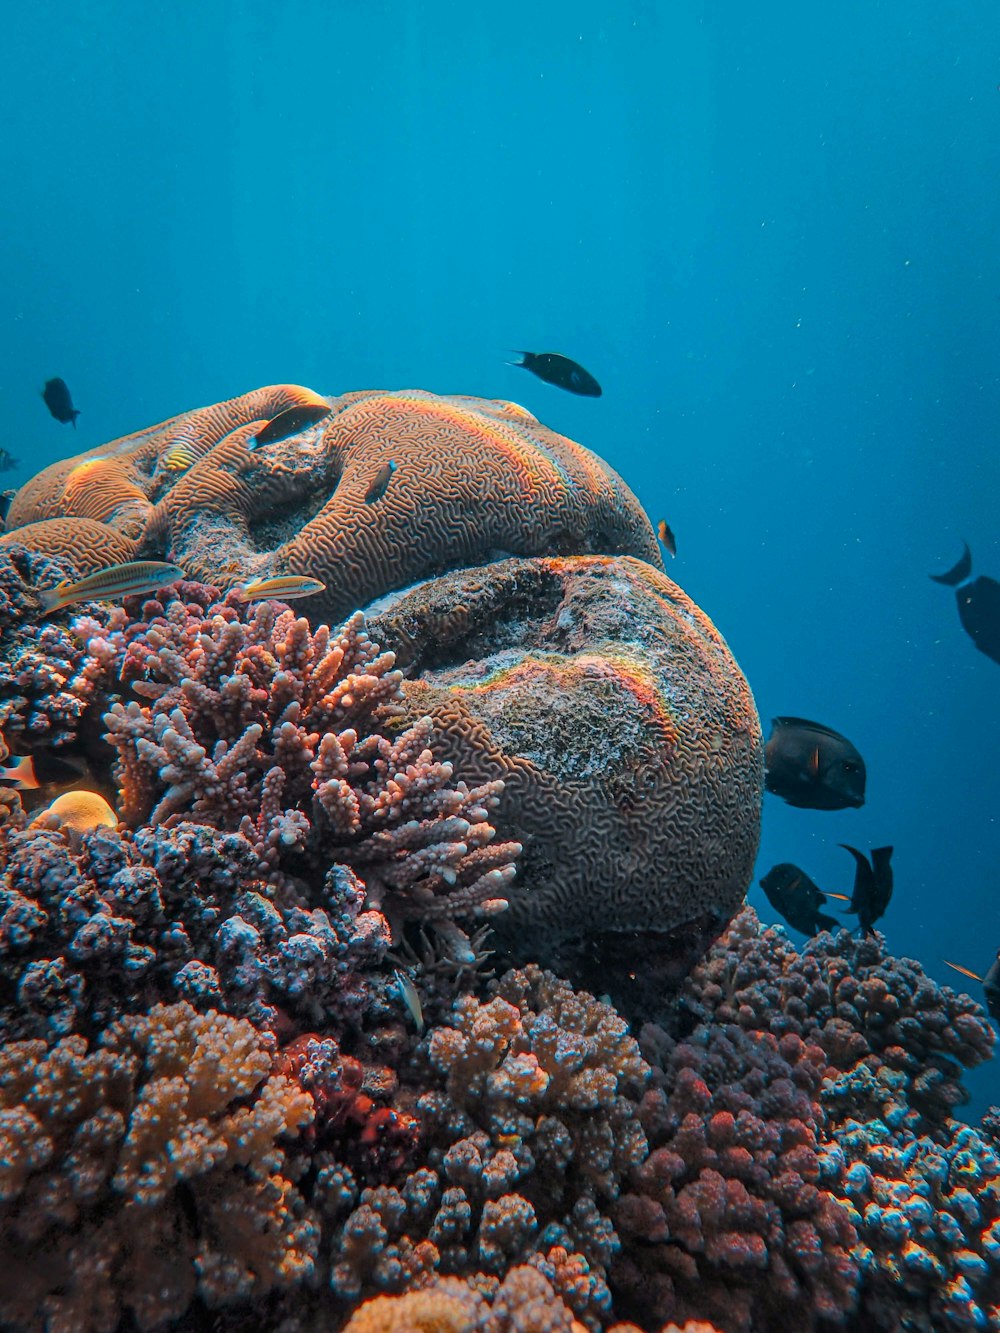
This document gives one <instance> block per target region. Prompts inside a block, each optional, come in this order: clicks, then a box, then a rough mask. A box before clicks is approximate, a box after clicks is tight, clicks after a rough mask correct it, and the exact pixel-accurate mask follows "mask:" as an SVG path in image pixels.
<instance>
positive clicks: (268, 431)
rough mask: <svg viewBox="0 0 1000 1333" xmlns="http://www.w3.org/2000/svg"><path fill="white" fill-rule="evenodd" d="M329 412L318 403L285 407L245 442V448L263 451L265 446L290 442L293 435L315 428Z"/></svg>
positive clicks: (324, 406) (328, 409)
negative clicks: (284, 441) (311, 427)
mask: <svg viewBox="0 0 1000 1333" xmlns="http://www.w3.org/2000/svg"><path fill="white" fill-rule="evenodd" d="M331 410H332V409H331V408H329V407H327V406H326V404H320V403H299V404H298V405H297V406H295V407H286V408H285V410H284V411H283V412H279V413H278V415H277V416H276V417H272V418H271V420H270V421H269V422H268V423H267V425H266V426H264V427H262V428H261V429H260V430H259V431H258V432H257V434H256V435H254V436H252V437H251V438H250V439H249V440H248V441H247V448H248V449H250V450H254V449H263V448H264V447H265V446H266V445H269V444H277V442H278V441H279V440H290V439H291V438H292V436H293V435H299V434H300V433H301V432H302V431H304V430H305V429H306V428H307V427H309V426H315V425H316V423H317V421H322V420H323V418H324V417H328V416H329V415H330V412H331Z"/></svg>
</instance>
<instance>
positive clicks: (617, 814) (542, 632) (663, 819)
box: [369, 556, 762, 998]
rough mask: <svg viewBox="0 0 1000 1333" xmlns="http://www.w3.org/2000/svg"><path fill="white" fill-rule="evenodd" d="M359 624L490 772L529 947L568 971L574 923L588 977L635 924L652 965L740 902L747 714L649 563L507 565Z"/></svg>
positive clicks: (473, 771) (746, 825)
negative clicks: (650, 942)
mask: <svg viewBox="0 0 1000 1333" xmlns="http://www.w3.org/2000/svg"><path fill="white" fill-rule="evenodd" d="M369 630H370V632H371V634H372V636H373V638H375V639H377V640H378V641H379V642H381V643H383V644H385V645H389V646H391V647H392V648H393V650H394V651H395V653H396V660H397V664H398V665H399V666H401V667H402V668H403V669H404V671H405V673H406V676H407V679H406V681H405V685H404V689H405V696H406V701H407V704H408V706H409V707H410V708H411V709H412V710H413V713H414V715H415V716H421V715H424V714H428V715H430V716H431V717H432V718H433V719H434V723H435V733H436V735H437V736H438V737H439V738H440V743H441V746H442V752H444V751H445V750H446V751H447V753H448V754H449V755H452V756H454V758H455V760H456V766H457V767H458V768H459V770H460V771H461V772H462V773H464V774H466V775H467V776H468V779H469V781H472V782H482V781H490V780H492V779H495V778H502V779H503V781H504V784H505V786H504V792H503V796H502V797H501V801H500V805H499V807H498V813H497V819H498V821H499V823H500V825H501V826H502V827H503V828H504V829H505V830H511V831H516V835H517V837H518V839H519V841H520V842H521V844H522V846H523V852H522V856H521V858H520V861H519V884H520V885H521V886H523V889H524V890H525V891H524V892H520V891H518V892H515V893H514V894H512V895H511V900H510V901H511V907H510V911H509V912H508V914H507V916H506V917H505V918H503V919H502V920H501V921H500V923H499V924H500V929H502V930H503V931H504V933H505V934H506V935H507V936H508V938H510V939H512V940H513V939H514V937H515V936H517V937H520V938H521V939H524V938H526V936H527V935H528V934H529V933H530V935H531V947H532V950H533V956H534V957H538V956H539V951H540V950H541V951H542V952H544V950H545V948H546V947H548V948H554V949H556V950H557V951H558V952H557V953H556V955H555V956H554V958H553V959H552V961H554V962H557V963H558V964H559V965H560V966H571V967H573V968H574V970H575V971H576V973H577V975H579V974H580V968H579V966H578V965H577V962H576V961H574V960H573V957H572V954H573V940H572V939H571V938H570V937H572V936H575V935H578V934H579V933H580V932H585V933H586V934H587V936H588V938H589V941H590V948H591V950H592V949H593V946H594V942H595V940H599V941H600V943H601V945H602V947H601V949H600V951H599V953H600V968H601V971H600V974H599V975H592V976H589V977H588V975H587V972H586V967H584V971H583V976H584V980H585V981H589V983H590V984H592V985H593V986H594V987H595V988H596V989H598V990H601V991H603V990H605V989H607V987H608V984H609V981H608V972H607V969H608V967H609V966H613V964H614V962H615V959H616V957H617V958H618V959H619V961H620V962H621V964H622V967H621V971H622V973H623V976H625V977H626V978H627V976H628V972H629V971H630V970H636V969H635V964H636V961H637V953H636V950H637V945H636V938H635V936H636V932H640V931H641V932H643V933H644V934H646V935H647V936H648V934H649V933H652V934H653V935H654V936H659V939H658V943H660V944H662V943H665V942H666V941H665V940H664V938H663V937H665V936H672V939H671V940H670V945H671V947H670V948H667V949H663V950H658V951H657V960H656V961H657V962H659V963H662V964H663V965H664V966H667V965H668V964H669V963H670V962H671V960H673V961H674V962H678V963H680V962H682V961H683V959H684V957H685V955H687V954H688V952H689V946H690V949H691V950H700V947H701V946H702V944H703V942H704V938H705V936H706V934H707V935H708V936H711V935H712V934H713V933H715V932H717V930H718V926H719V924H721V923H722V922H724V921H725V920H727V919H728V918H729V916H730V915H731V914H732V913H733V911H735V910H736V908H737V907H738V905H739V903H740V901H741V900H742V898H743V894H744V891H745V888H746V885H747V882H748V880H749V877H750V873H751V869H752V866H753V861H754V856H755V854H756V850H757V837H758V825H759V817H760V802H761V786H762V756H761V739H760V729H759V724H758V720H757V714H756V710H755V708H754V704H753V699H752V696H751V694H750V690H749V688H748V686H747V684H746V682H745V680H744V679H743V676H742V675H741V673H740V671H739V668H738V667H737V665H736V663H735V662H734V661H733V658H732V656H731V655H730V653H729V650H728V648H727V647H726V644H725V642H724V641H723V639H722V638H721V636H720V635H719V634H718V632H717V631H716V629H715V628H714V626H713V625H712V623H711V622H710V621H709V620H708V618H707V617H706V616H705V615H704V614H703V613H702V612H701V611H699V610H698V608H697V607H696V606H695V605H694V603H693V602H692V601H691V600H690V599H689V598H688V597H687V596H685V594H684V593H683V592H682V591H681V589H680V588H678V587H677V585H676V584H675V583H672V582H671V581H670V579H668V578H667V577H666V576H665V575H664V574H661V573H660V572H659V571H658V570H654V569H653V568H651V567H650V566H649V565H648V564H646V563H645V562H644V561H641V560H635V559H631V558H628V557H619V558H611V557H606V556H604V557H602V556H589V557H575V558H573V557H570V558H560V557H555V558H541V559H524V560H507V561H503V562H498V563H496V564H492V565H488V566H485V567H482V568H479V569H474V570H465V571H461V572H456V573H453V574H448V575H445V576H443V577H442V578H439V579H436V580H432V581H429V582H426V583H424V584H421V585H418V586H417V587H416V588H414V589H411V590H409V591H408V592H405V593H403V594H401V595H399V596H398V597H395V598H392V599H387V604H383V606H382V608H381V609H377V608H376V610H375V612H374V614H372V615H370V618H369ZM515 952H516V950H515ZM648 961H649V966H648V967H645V963H644V967H645V975H644V977H643V978H642V981H643V982H645V984H647V985H648V986H649V987H651V988H653V989H654V990H655V988H656V987H657V986H658V985H659V983H660V982H661V981H662V980H663V974H662V972H661V973H659V974H658V973H657V971H656V968H655V967H654V965H653V960H648ZM639 984H641V983H640V982H638V981H637V982H633V985H634V986H638V985H639ZM637 998H638V997H637Z"/></svg>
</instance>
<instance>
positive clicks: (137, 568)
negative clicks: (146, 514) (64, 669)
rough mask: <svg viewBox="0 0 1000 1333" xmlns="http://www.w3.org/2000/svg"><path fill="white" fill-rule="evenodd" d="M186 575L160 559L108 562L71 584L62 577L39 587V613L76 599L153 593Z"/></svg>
mask: <svg viewBox="0 0 1000 1333" xmlns="http://www.w3.org/2000/svg"><path fill="white" fill-rule="evenodd" d="M186 577H187V575H186V574H185V573H184V571H183V569H181V568H180V567H179V566H178V565H171V564H167V563H166V562H165V561H163V560H130V561H129V562H128V563H127V564H124V565H108V566H107V567H106V568H105V569H98V570H95V572H94V573H93V574H88V575H87V577H86V578H84V579H78V580H77V581H76V582H75V583H71V582H70V581H69V580H68V579H63V581H62V582H61V583H57V584H56V586H55V587H54V588H43V589H40V590H39V592H38V600H39V601H40V602H41V604H42V614H43V615H46V616H47V615H50V614H51V613H52V612H53V611H62V610H63V609H64V608H65V607H67V606H73V605H74V604H75V603H76V602H86V601H88V600H89V601H95V602H100V601H113V600H116V599H117V598H119V597H135V596H136V595H138V594H139V593H144V592H156V590H157V589H158V588H166V587H168V586H169V585H170V584H171V583H177V582H179V581H180V580H181V579H184V578H186Z"/></svg>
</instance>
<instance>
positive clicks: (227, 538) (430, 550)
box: [0, 385, 662, 616]
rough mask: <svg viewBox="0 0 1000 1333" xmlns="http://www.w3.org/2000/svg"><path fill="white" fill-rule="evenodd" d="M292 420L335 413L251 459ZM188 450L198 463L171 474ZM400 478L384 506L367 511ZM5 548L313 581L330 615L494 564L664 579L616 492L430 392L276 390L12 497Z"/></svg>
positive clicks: (542, 430) (524, 424)
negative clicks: (596, 561) (275, 425)
mask: <svg viewBox="0 0 1000 1333" xmlns="http://www.w3.org/2000/svg"><path fill="white" fill-rule="evenodd" d="M297 404H317V405H320V406H327V405H328V406H329V407H330V415H329V416H328V417H327V418H325V419H324V420H322V421H320V422H318V423H317V424H315V425H313V426H311V427H308V428H306V429H305V430H303V431H301V432H299V433H298V434H297V435H295V436H294V437H291V438H288V439H284V440H278V441H276V442H274V443H273V444H268V445H266V446H265V447H263V448H260V449H257V450H250V449H248V447H247V446H248V442H249V441H251V440H252V438H253V437H254V436H255V435H256V434H257V432H258V431H259V430H261V429H262V428H263V426H264V425H265V424H266V422H267V421H268V420H269V419H270V418H272V417H273V416H275V415H276V414H277V413H279V412H281V411H282V410H284V409H287V408H289V407H291V406H294V405H297ZM180 447H183V450H184V451H185V457H186V458H194V460H195V461H194V462H193V463H191V464H190V466H189V467H187V468H186V469H185V470H180V471H177V470H174V469H173V468H172V467H171V466H169V463H170V461H171V459H172V458H174V457H176V455H177V451H178V449H179V448H180ZM390 460H391V461H393V462H395V463H396V465H397V467H396V472H395V473H394V475H393V477H392V480H391V482H390V484H389V486H388V489H387V490H386V492H385V495H384V496H383V497H382V498H381V499H379V500H377V501H376V502H374V503H367V502H366V495H367V494H368V492H369V489H370V487H371V484H372V482H373V480H374V478H375V477H376V475H377V474H378V472H379V470H380V468H382V466H383V465H384V464H385V463H386V462H388V461H390ZM7 526H8V534H7V536H5V537H0V543H3V542H10V541H19V542H23V543H24V544H25V545H26V546H29V547H31V548H32V549H36V550H39V551H42V552H44V553H46V554H52V555H57V556H62V557H64V558H68V559H69V560H70V561H71V563H72V564H74V565H75V566H76V567H77V569H78V571H79V572H80V573H81V574H84V573H87V572H89V571H90V570H91V569H95V568H97V567H99V566H101V565H103V564H107V563H109V562H112V561H118V560H126V559H129V558H134V556H135V555H137V554H144V555H147V556H152V555H164V556H167V557H168V558H169V559H171V560H174V561H176V562H177V563H179V564H180V566H181V567H182V568H183V569H185V570H186V571H187V573H188V574H189V575H191V576H192V577H195V578H200V579H203V580H204V581H205V582H209V583H215V584H216V585H218V586H220V587H227V586H229V585H230V584H231V583H233V582H235V581H237V580H240V579H245V578H248V577H250V576H251V575H271V574H287V573H293V574H310V575H312V576H313V577H315V578H318V579H321V580H322V581H323V582H325V583H326V584H327V591H326V592H325V593H324V594H321V595H319V596H318V597H317V598H316V599H315V602H314V605H315V607H316V608H317V611H318V613H321V614H323V615H327V616H343V615H346V614H348V613H349V612H351V611H353V610H354V609H355V608H356V607H358V606H360V605H363V604H364V603H365V602H366V601H368V600H370V599H371V598H373V597H377V596H379V595H380V594H381V593H383V592H385V591H387V590H388V589H390V588H399V587H404V586H405V585H407V584H408V583H412V582H413V581H414V580H415V579H418V578H422V577H424V576H425V575H427V574H432V573H438V572H440V571H441V570H443V569H447V568H455V567H457V566H462V565H468V564H476V563H479V562H481V561H483V560H487V559H490V558H491V555H492V554H493V553H496V552H499V553H507V554H515V555H529V554H535V553H555V554H570V553H573V554H582V553H585V552H591V551H602V552H608V553H616V552H627V553H629V554H632V555H636V556H640V557H641V558H642V559H644V560H646V561H648V562H650V563H651V564H652V565H654V566H656V567H657V568H661V567H662V566H661V558H660V554H659V548H658V546H657V542H656V538H655V536H654V534H653V531H652V528H651V527H650V524H649V520H648V519H647V518H646V516H645V514H644V513H643V511H642V508H641V506H640V505H639V503H638V502H637V500H636V499H635V497H634V495H633V494H632V492H631V491H630V490H629V488H628V487H627V486H626V485H625V483H624V482H623V481H622V479H621V478H620V477H619V476H618V475H617V474H616V473H615V472H614V471H613V470H612V469H611V468H609V467H608V466H607V465H606V464H605V463H604V462H602V461H601V460H600V459H599V458H597V457H596V456H595V455H594V454H592V453H590V452H589V450H587V449H585V448H583V447H582V446H581V445H578V444H575V443H574V442H573V441H572V440H568V439H566V438H565V436H562V435H558V434H557V433H556V432H555V431H552V430H549V429H548V428H547V427H545V426H543V425H541V424H540V423H539V422H538V421H536V420H535V418H534V417H533V416H531V414H530V413H529V412H526V411H525V410H524V408H522V407H518V406H517V405H516V404H515V403H508V402H499V401H493V400H487V399H481V398H463V397H440V396H438V395H435V394H431V393H425V392H424V391H422V390H416V389H414V390H407V391H402V392H398V393H383V392H378V391H369V392H359V393H349V394H345V395H343V396H342V397H340V398H330V399H323V398H321V397H320V396H319V395H318V394H315V393H313V392H312V391H311V390H309V389H303V388H299V387H298V386H296V385H271V386H268V387H266V388H263V389H258V390H255V391H254V392H252V393H248V394H244V395H243V396H242V397H240V398H234V399H231V400H229V401H228V402H224V403H218V404H215V405H213V406H211V407H207V408H201V409H199V410H197V411H194V412H187V413H184V414H182V415H181V416H178V417H174V418H172V419H171V420H169V421H166V422H162V423H161V424H160V425H158V426H153V427H151V428H149V429H148V430H144V431H140V432H138V433H137V434H134V435H129V436H126V437H125V438H124V439H121V440H113V441H111V442H110V443H109V444H106V445H102V446H100V447H99V448H97V449H92V450H90V451H89V452H88V453H85V454H81V455H79V456H78V457H76V458H71V459H64V460H62V461H61V462H59V463H56V464H53V465H52V466H51V467H49V468H46V469H45V470H44V471H43V472H41V473H39V474H38V476H37V477H34V478H32V480H31V481H29V482H28V483H26V485H25V486H23V487H22V488H21V490H20V491H19V492H18V493H17V495H16V496H15V498H14V501H13V503H12V505H11V508H10V512H9V514H8V519H7Z"/></svg>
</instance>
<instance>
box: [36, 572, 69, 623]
mask: <svg viewBox="0 0 1000 1333" xmlns="http://www.w3.org/2000/svg"><path fill="white" fill-rule="evenodd" d="M68 587H69V583H68V581H67V580H66V579H63V581H62V583H57V584H56V586H55V587H54V588H39V590H38V600H39V602H40V603H41V607H42V615H43V616H47V615H48V614H49V613H50V612H52V611H58V610H59V608H60V606H61V605H62V597H63V593H64V592H65V591H66V589H67V588H68Z"/></svg>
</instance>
